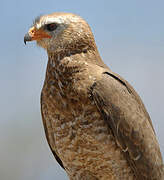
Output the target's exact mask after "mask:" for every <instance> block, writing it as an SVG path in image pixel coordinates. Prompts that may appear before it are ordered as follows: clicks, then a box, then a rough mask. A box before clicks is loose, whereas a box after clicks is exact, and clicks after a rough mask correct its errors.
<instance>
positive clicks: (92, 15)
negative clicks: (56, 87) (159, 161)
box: [0, 0, 164, 180]
mask: <svg viewBox="0 0 164 180" xmlns="http://www.w3.org/2000/svg"><path fill="white" fill-rule="evenodd" d="M163 9H164V1H162V0H158V1H154V0H149V1H148V0H145V1H141V0H133V1H132V0H124V1H122V0H117V1H114V0H113V1H111V0H101V1H98V0H97V1H95V0H90V1H87V0H83V1H77V0H76V1H75V0H72V1H71V0H69V1H68V0H60V1H56V0H53V1H51V0H46V1H32V0H28V1H22V0H17V1H16V0H13V1H8V0H5V1H4V0H1V6H0V15H1V16H0V17H1V28H0V35H1V38H0V42H1V43H0V49H1V52H0V82H1V93H0V99H1V101H0V107H1V108H0V114H1V119H0V144H1V148H0V162H1V163H0V179H3V180H10V179H12V180H22V179H23V180H29V179H30V180H51V179H52V180H54V179H62V180H66V179H67V178H66V175H65V174H64V172H63V171H62V169H61V168H60V167H59V166H58V165H57V164H56V162H55V160H54V158H53V156H52V154H51V152H50V150H49V148H48V145H47V143H46V140H45V136H44V131H43V126H42V121H41V116H40V91H41V88H42V85H43V80H44V76H45V69H46V64H47V56H46V52H45V51H44V50H42V49H41V48H38V47H36V45H35V43H34V42H32V43H28V44H27V46H25V45H24V43H23V36H24V34H25V33H26V32H27V31H28V28H29V27H30V26H31V24H32V22H33V20H34V19H35V17H36V16H38V15H40V14H48V13H52V12H55V11H62V12H72V13H76V14H79V15H81V16H82V17H83V18H84V19H86V20H87V21H88V23H89V24H90V26H91V28H92V31H93V33H94V35H95V39H96V42H97V46H98V49H99V52H100V55H101V56H102V58H103V60H104V61H105V63H106V64H108V65H109V66H110V67H111V69H112V70H113V71H115V72H117V73H119V74H121V76H123V77H124V78H125V79H127V80H128V81H129V82H130V83H131V84H132V85H133V86H134V88H135V89H136V90H137V92H138V93H139V94H140V96H141V97H142V99H143V101H144V104H145V105H146V107H147V110H148V112H149V114H150V116H151V118H152V121H153V124H154V127H155V129H156V133H157V136H158V139H159V142H160V146H161V151H162V153H163V154H164V140H163V137H164V132H163V126H164V110H163V101H164V93H163V92H164V83H163V78H164V23H163V18H164V11H163Z"/></svg>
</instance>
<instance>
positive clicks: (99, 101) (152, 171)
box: [91, 70, 163, 180]
mask: <svg viewBox="0 0 164 180" xmlns="http://www.w3.org/2000/svg"><path fill="white" fill-rule="evenodd" d="M91 94H92V95H91V96H92V98H93V100H94V101H95V104H96V106H97V108H98V110H99V111H100V113H101V115H102V117H103V118H104V120H105V121H106V123H107V124H108V127H109V128H110V129H111V131H112V133H113V136H114V137H115V140H116V142H117V145H118V146H119V147H120V148H121V149H122V152H123V153H124V155H125V158H126V159H127V161H128V163H129V165H130V166H131V168H132V170H133V172H134V174H135V176H136V177H137V179H140V180H142V179H149V180H151V179H161V178H162V174H163V162H162V157H161V153H160V149H159V145H158V142H157V139H156V135H155V132H154V129H153V126H152V122H151V119H150V117H149V114H148V113H147V111H146V109H145V106H144V104H143V103H142V101H141V99H140V97H139V96H138V94H137V93H136V92H135V90H134V89H133V88H132V86H131V85H129V83H128V82H127V81H125V80H124V79H123V78H121V77H120V76H119V75H117V74H115V73H113V72H111V71H110V70H109V71H108V72H104V73H103V74H102V78H101V80H99V81H97V82H95V83H94V84H93V86H92V88H91Z"/></svg>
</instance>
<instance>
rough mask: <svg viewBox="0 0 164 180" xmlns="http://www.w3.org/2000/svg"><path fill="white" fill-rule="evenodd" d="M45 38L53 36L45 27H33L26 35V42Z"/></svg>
mask: <svg viewBox="0 0 164 180" xmlns="http://www.w3.org/2000/svg"><path fill="white" fill-rule="evenodd" d="M43 38H51V36H50V35H49V34H47V33H46V32H45V31H44V30H43V29H37V28H36V27H32V28H30V29H29V31H28V33H27V34H25V36H24V43H25V44H26V42H27V41H33V40H40V39H43Z"/></svg>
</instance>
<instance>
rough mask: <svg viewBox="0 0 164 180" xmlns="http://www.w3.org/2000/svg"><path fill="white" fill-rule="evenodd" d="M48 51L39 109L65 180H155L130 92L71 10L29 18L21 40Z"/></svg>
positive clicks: (146, 121)
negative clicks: (103, 58) (31, 22)
mask: <svg viewBox="0 0 164 180" xmlns="http://www.w3.org/2000/svg"><path fill="white" fill-rule="evenodd" d="M34 40H35V41H36V43H37V45H38V46H40V47H42V48H44V49H45V50H46V51H47V55H48V64H47V69H46V75H45V80H44V85H43V88H42V92H41V114H42V120H43V125H44V130H45V134H46V138H47V141H48V144H49V146H50V149H51V151H52V153H53V155H54V157H55V159H56V160H57V162H58V163H59V165H60V166H61V167H62V168H63V169H64V170H65V171H66V173H67V175H68V178H69V179H70V180H162V179H164V168H163V160H162V155H161V152H160V147H159V143H158V140H157V137H156V134H155V130H154V128H153V125H152V121H151V119H150V116H149V114H148V112H147V110H146V108H145V106H144V104H143V102H142V100H141V98H140V97H139V95H138V94H137V92H136V91H135V90H134V88H133V87H132V86H131V85H130V84H129V83H128V82H127V81H126V80H125V79H123V78H122V77H121V76H120V75H118V74H117V73H115V72H113V71H112V70H111V69H110V68H109V67H108V66H107V65H106V64H105V63H104V62H103V60H102V59H101V57H100V54H99V52H98V48H97V45H96V42H95V40H94V36H93V33H92V31H91V28H90V26H89V24H88V23H87V22H86V21H85V20H84V19H83V18H82V17H80V16H79V15H75V14H72V13H63V12H55V13H52V14H48V15H41V16H39V17H37V18H36V19H35V20H34V22H33V25H32V26H31V28H30V29H29V30H28V32H27V34H25V36H24V43H25V44H26V42H27V41H34Z"/></svg>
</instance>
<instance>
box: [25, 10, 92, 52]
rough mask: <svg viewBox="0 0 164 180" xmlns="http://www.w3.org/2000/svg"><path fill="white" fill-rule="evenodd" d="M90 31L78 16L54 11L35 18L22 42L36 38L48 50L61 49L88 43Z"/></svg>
mask: <svg viewBox="0 0 164 180" xmlns="http://www.w3.org/2000/svg"><path fill="white" fill-rule="evenodd" d="M91 36H92V32H91V30H90V28H89V25H88V24H87V23H86V22H85V21H84V20H83V19H82V18H81V17H79V16H77V15H74V14H70V13H54V14H50V15H45V16H40V17H38V18H36V19H35V21H34V25H33V26H32V27H31V28H30V30H29V32H28V33H27V34H26V35H25V37H24V42H25V43H26V41H32V40H36V42H37V44H38V45H39V46H41V47H43V48H45V49H46V50H48V51H51V52H53V51H61V50H63V49H71V48H73V47H76V48H77V47H78V46H79V44H81V47H85V46H87V45H88V43H89V41H90V40H91Z"/></svg>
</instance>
